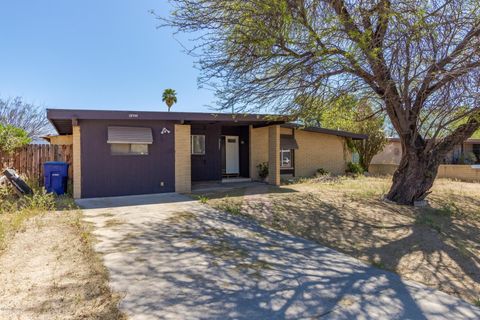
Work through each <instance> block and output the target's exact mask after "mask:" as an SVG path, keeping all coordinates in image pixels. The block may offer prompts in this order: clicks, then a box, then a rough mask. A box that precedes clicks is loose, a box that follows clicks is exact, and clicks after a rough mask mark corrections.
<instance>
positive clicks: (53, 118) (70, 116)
mask: <svg viewBox="0 0 480 320" xmlns="http://www.w3.org/2000/svg"><path fill="white" fill-rule="evenodd" d="M47 118H48V119H49V120H50V122H51V123H52V125H53V126H54V127H55V129H56V130H57V132H58V133H59V134H71V133H72V121H74V120H132V121H137V120H164V121H176V122H178V123H192V122H193V123H212V124H213V123H221V122H224V123H230V124H236V125H241V124H245V125H246V124H251V125H254V126H266V125H271V124H282V123H285V122H286V121H288V120H289V117H286V116H280V115H271V114H232V113H215V112H165V111H120V110H82V109H77V110H75V109H47Z"/></svg>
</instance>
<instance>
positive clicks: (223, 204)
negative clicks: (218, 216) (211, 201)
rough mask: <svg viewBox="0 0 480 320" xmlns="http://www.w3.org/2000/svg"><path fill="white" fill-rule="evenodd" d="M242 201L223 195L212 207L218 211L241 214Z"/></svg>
mask: <svg viewBox="0 0 480 320" xmlns="http://www.w3.org/2000/svg"><path fill="white" fill-rule="evenodd" d="M242 205H243V201H242V200H238V199H232V198H230V197H225V198H224V199H222V200H221V201H219V202H218V203H216V204H215V206H214V208H215V209H218V210H220V211H224V212H228V213H230V214H233V215H236V216H241V215H243V214H242Z"/></svg>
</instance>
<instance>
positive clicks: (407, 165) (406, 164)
mask: <svg viewBox="0 0 480 320" xmlns="http://www.w3.org/2000/svg"><path fill="white" fill-rule="evenodd" d="M439 165H440V161H439V160H438V157H436V155H435V154H434V155H429V156H426V155H425V153H424V150H423V149H422V150H419V149H415V148H413V147H406V148H404V152H403V156H402V159H401V161H400V165H399V166H398V169H397V171H395V173H394V175H393V183H392V186H391V188H390V191H389V192H388V194H387V196H386V198H387V199H388V200H390V201H394V202H396V203H398V204H406V205H413V204H414V202H415V201H420V200H424V199H425V197H426V196H427V195H428V194H429V192H428V191H429V190H430V188H431V187H432V185H433V182H434V181H435V177H436V176H437V172H438V167H439Z"/></svg>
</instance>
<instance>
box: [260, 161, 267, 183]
mask: <svg viewBox="0 0 480 320" xmlns="http://www.w3.org/2000/svg"><path fill="white" fill-rule="evenodd" d="M257 169H258V176H259V177H260V178H261V179H262V180H265V179H266V178H267V177H268V162H263V163H260V164H258V165H257Z"/></svg>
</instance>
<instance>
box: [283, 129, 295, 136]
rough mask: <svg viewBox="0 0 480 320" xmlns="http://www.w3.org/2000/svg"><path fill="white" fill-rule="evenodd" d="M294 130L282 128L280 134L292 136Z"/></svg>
mask: <svg viewBox="0 0 480 320" xmlns="http://www.w3.org/2000/svg"><path fill="white" fill-rule="evenodd" d="M292 131H293V130H292V129H290V128H280V134H289V135H291V134H292Z"/></svg>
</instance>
